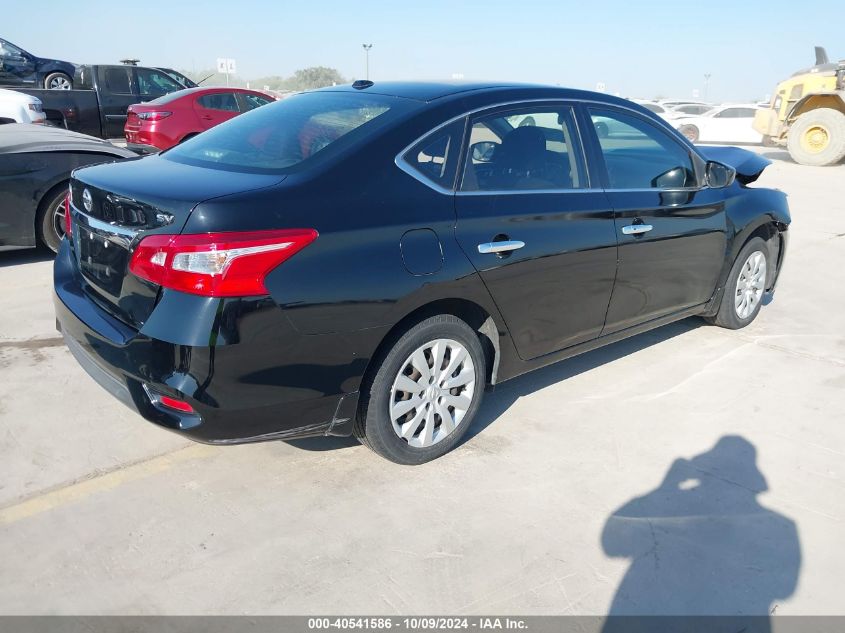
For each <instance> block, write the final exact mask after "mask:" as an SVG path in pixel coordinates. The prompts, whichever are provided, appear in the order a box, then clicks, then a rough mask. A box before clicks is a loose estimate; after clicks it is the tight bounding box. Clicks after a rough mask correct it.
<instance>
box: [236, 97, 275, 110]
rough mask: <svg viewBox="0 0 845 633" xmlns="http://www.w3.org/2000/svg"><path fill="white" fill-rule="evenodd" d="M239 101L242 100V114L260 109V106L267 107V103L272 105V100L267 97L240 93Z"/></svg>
mask: <svg viewBox="0 0 845 633" xmlns="http://www.w3.org/2000/svg"><path fill="white" fill-rule="evenodd" d="M241 99H243V104H244V112H249V111H250V110H255V108H260V107H261V106H263V105H267V104H268V103H273V100H272V99H270V98H269V97H259V96H258V95H251V94H245V93H241Z"/></svg>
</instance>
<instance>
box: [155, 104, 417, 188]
mask: <svg viewBox="0 0 845 633" xmlns="http://www.w3.org/2000/svg"><path fill="white" fill-rule="evenodd" d="M415 103H416V102H414V101H410V100H407V99H401V98H398V97H390V96H385V95H377V94H361V93H347V92H321V91H318V92H307V93H303V94H299V95H294V96H292V97H288V98H287V99H284V100H282V101H278V102H276V103H272V104H270V105H267V106H264V107H261V108H257V109H255V110H253V111H251V112H249V113H247V114H244V115H241V116H239V117H237V118H235V119H232V120H231V121H229V122H227V123H225V124H223V125H219V126H217V127H215V128H212V129H211V130H208V131H207V132H204V133H203V134H200V135H199V136H196V137H194V138H193V139H191V140H189V141H187V142H185V143H183V144H181V145H178V146H176V147H174V148H173V149H171V150H170V151H168V152H166V153H164V154H162V156H163V157H164V158H166V159H168V160H172V161H176V162H180V163H185V164H189V165H196V166H199V167H211V168H216V169H224V170H230V171H242V172H253V173H271V174H272V173H278V174H284V173H289V172H291V171H294V170H295V169H299V168H300V167H304V164H305V163H311V162H312V161H315V160H324V159H325V158H328V157H330V156H332V155H334V154H336V153H337V152H339V151H341V150H342V149H343V148H344V147H348V146H350V145H351V144H353V143H355V142H356V140H357V139H359V138H361V137H364V136H366V135H369V134H371V133H372V132H373V131H374V130H375V129H378V128H379V127H381V126H384V125H385V124H386V123H388V122H390V121H392V120H394V119H395V118H396V117H398V116H400V115H401V114H402V113H404V112H407V111H408V110H409V109H410V108H412V107H414V105H415ZM301 164H302V165H301Z"/></svg>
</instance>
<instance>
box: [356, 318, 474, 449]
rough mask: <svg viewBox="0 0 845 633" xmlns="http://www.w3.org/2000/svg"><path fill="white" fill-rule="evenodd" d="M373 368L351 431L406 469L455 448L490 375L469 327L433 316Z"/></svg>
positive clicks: (395, 344)
mask: <svg viewBox="0 0 845 633" xmlns="http://www.w3.org/2000/svg"><path fill="white" fill-rule="evenodd" d="M374 362H375V363H376V369H375V373H374V374H373V375H372V378H371V379H370V380H369V381H368V382H367V383H366V384H365V385H364V387H363V388H362V393H361V404H360V406H359V410H358V416H357V419H356V421H355V426H354V433H355V436H356V437H357V438H358V439H359V440H360V441H361V443H362V444H364V445H365V446H368V447H369V448H371V449H372V450H373V451H375V452H376V453H378V454H379V455H381V456H382V457H384V458H386V459H389V460H390V461H392V462H395V463H397V464H406V465H416V464H423V463H425V462H428V461H431V460H433V459H436V458H438V457H440V456H441V455H444V454H446V453H448V452H449V451H450V450H452V449H453V448H454V447H455V446H456V445H457V444H458V443H459V442H460V441H461V438H463V436H464V434H465V433H466V432H467V430H468V429H469V426H470V424H471V423H472V419H473V417H475V414H476V412H477V411H478V407H479V405H480V404H481V398H482V395H483V393H484V386H485V376H486V375H487V374H486V359H485V356H484V350H483V349H482V347H481V341H480V340H479V338H478V335H477V334H476V333H475V332H474V331H473V330H472V328H471V327H469V326H468V325H467V324H466V323H465V322H464V321H462V320H461V319H459V318H457V317H455V316H453V315H450V314H441V315H437V316H433V317H430V318H428V319H425V320H424V321H421V322H419V323H417V324H416V325H414V326H413V327H411V328H410V329H408V330H407V331H406V332H404V333H403V334H402V335H401V336H399V337H398V338H397V339H396V340H395V341H394V342H393V344H392V345H391V346H390V347H389V349H388V350H387V351H386V352H385V353H384V354H383V355H382V356H381V357H380V358H377V359H375V361H374Z"/></svg>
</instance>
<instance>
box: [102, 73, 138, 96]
mask: <svg viewBox="0 0 845 633" xmlns="http://www.w3.org/2000/svg"><path fill="white" fill-rule="evenodd" d="M105 80H106V88H107V89H108V91H109V92H111V93H113V94H118V95H129V94H132V88H131V86H130V83H129V67H121V66H117V67H114V68H106V72H105Z"/></svg>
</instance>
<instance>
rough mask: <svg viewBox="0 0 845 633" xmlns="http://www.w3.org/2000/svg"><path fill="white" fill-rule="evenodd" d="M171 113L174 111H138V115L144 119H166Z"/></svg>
mask: <svg viewBox="0 0 845 633" xmlns="http://www.w3.org/2000/svg"><path fill="white" fill-rule="evenodd" d="M171 114H173V113H172V112H164V111H162V110H157V111H155V112H138V113H137V116H138V118H139V119H141V120H142V121H160V120H161V119H166V118H167V117H169V116H170V115H171Z"/></svg>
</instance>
